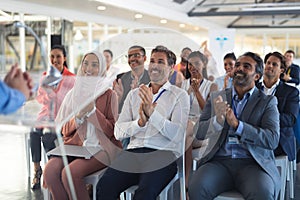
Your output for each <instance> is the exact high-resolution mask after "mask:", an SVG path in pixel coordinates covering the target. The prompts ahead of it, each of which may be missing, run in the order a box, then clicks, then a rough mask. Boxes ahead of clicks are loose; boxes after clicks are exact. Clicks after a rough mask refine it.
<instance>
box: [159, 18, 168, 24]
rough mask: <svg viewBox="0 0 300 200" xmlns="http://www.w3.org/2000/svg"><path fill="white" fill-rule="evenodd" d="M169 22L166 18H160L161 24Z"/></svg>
mask: <svg viewBox="0 0 300 200" xmlns="http://www.w3.org/2000/svg"><path fill="white" fill-rule="evenodd" d="M167 22H168V21H167V20H166V19H161V20H160V23H161V24H166V23H167Z"/></svg>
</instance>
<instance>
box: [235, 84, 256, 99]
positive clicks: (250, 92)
mask: <svg viewBox="0 0 300 200" xmlns="http://www.w3.org/2000/svg"><path fill="white" fill-rule="evenodd" d="M254 90H255V86H254V87H253V88H252V89H251V90H249V91H248V92H247V93H246V94H244V96H243V99H242V100H244V99H245V98H249V97H250V96H251V95H252V94H253V92H254ZM237 97H238V94H237V92H236V91H235V88H234V87H232V98H233V99H234V100H238V99H237Z"/></svg>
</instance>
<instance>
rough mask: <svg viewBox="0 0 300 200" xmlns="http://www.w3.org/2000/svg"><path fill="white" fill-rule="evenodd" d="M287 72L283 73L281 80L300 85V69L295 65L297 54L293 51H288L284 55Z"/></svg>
mask: <svg viewBox="0 0 300 200" xmlns="http://www.w3.org/2000/svg"><path fill="white" fill-rule="evenodd" d="M284 57H285V63H286V67H287V69H286V71H285V73H282V77H281V79H282V80H283V81H285V82H287V83H294V84H295V85H299V83H300V67H299V66H298V65H296V64H294V63H293V60H294V57H295V52H294V51H293V50H287V51H286V52H285V53H284Z"/></svg>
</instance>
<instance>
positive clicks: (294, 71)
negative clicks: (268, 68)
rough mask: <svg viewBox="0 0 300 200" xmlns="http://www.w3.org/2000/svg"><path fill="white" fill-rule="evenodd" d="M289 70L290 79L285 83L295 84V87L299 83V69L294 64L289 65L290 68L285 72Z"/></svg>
mask: <svg viewBox="0 0 300 200" xmlns="http://www.w3.org/2000/svg"><path fill="white" fill-rule="evenodd" d="M288 70H290V77H291V78H292V79H291V80H289V81H287V83H295V84H296V85H299V82H300V67H299V66H298V65H296V64H294V63H292V64H291V66H290V67H289V68H288V69H287V71H288Z"/></svg>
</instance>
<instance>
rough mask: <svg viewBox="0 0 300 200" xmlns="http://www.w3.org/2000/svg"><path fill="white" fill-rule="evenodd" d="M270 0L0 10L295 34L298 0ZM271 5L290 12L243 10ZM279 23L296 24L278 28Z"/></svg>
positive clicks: (15, 0) (19, 3)
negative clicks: (102, 7) (136, 17)
mask: <svg viewBox="0 0 300 200" xmlns="http://www.w3.org/2000/svg"><path fill="white" fill-rule="evenodd" d="M255 2H258V3H257V4H255ZM273 2H274V0H260V1H259V0H243V1H242V0H70V1H69V0H42V1H41V0H0V9H1V10H4V11H9V12H21V13H26V14H38V15H47V16H52V17H61V18H64V19H67V20H71V21H83V22H95V23H100V24H108V25H109V26H122V27H127V28H128V27H130V28H140V27H145V26H149V27H150V26H151V27H163V28H171V29H174V30H176V31H180V32H193V31H194V32H195V31H199V30H200V31H201V30H203V31H207V30H209V29H218V28H227V27H234V28H237V29H238V31H240V32H245V33H248V34H260V35H261V34H262V33H267V32H269V33H274V32H276V33H283V32H287V31H288V32H289V33H297V32H298V31H297V28H299V27H300V18H299V15H298V14H300V3H299V0H280V1H279V0H277V1H276V0H275V3H273ZM276 2H277V3H276ZM275 4H276V5H280V7H279V9H281V10H282V11H284V10H285V9H288V8H291V7H292V8H294V10H288V11H286V12H287V13H291V14H280V15H278V11H276V10H275V11H272V13H271V15H269V14H268V15H261V14H260V13H259V12H257V11H251V13H252V15H248V14H249V12H248V14H247V15H245V14H244V13H245V9H249V8H250V9H253V8H254V9H255V8H259V7H263V8H268V9H270V8H271V9H273V6H274V5H275ZM98 5H105V6H107V9H106V10H105V11H98V10H97V9H96V7H97V6H98ZM277 8H278V7H277ZM298 8H299V9H298ZM295 9H296V10H295ZM297 9H298V10H297ZM136 13H142V14H143V15H144V17H143V18H142V19H135V18H134V15H135V14H136ZM251 13H250V14H251ZM222 14H224V15H225V16H223V15H222ZM194 15H196V16H194ZM197 15H200V16H197ZM160 19H167V20H168V23H167V24H161V23H160V22H159V20H160ZM180 23H184V24H186V27H185V28H180V27H179V24H180ZM284 26H287V27H291V26H295V27H297V28H289V29H282V28H280V27H284ZM239 27H244V28H242V29H240V28H239ZM262 27H263V28H264V29H262ZM275 27H276V29H274V28H275ZM257 29H259V31H257Z"/></svg>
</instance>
